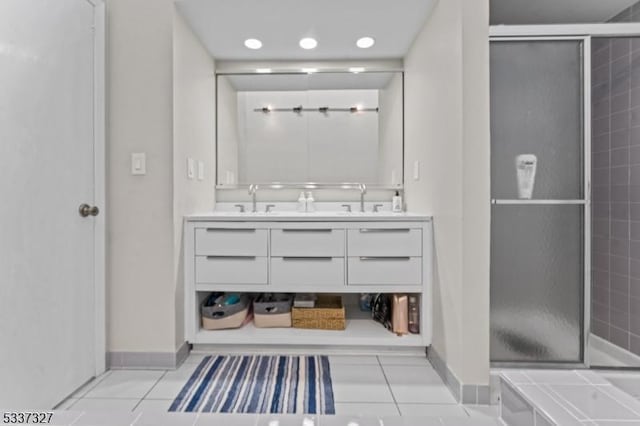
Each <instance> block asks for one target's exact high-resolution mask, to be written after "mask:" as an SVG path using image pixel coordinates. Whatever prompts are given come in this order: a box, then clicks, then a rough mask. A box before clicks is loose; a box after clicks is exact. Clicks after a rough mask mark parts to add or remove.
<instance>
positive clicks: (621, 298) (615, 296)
mask: <svg viewBox="0 0 640 426" xmlns="http://www.w3.org/2000/svg"><path fill="white" fill-rule="evenodd" d="M611 308H612V315H613V310H616V311H619V312H621V313H627V314H628V313H629V293H628V291H627V292H626V293H620V292H617V291H612V292H611Z"/></svg>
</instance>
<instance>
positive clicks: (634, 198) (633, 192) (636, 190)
mask: <svg viewBox="0 0 640 426" xmlns="http://www.w3.org/2000/svg"><path fill="white" fill-rule="evenodd" d="M629 201H630V202H632V203H639V202H640V185H629Z"/></svg>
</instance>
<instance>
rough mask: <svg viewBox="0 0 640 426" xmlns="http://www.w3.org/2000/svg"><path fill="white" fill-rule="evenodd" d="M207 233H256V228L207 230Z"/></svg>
mask: <svg viewBox="0 0 640 426" xmlns="http://www.w3.org/2000/svg"><path fill="white" fill-rule="evenodd" d="M207 232H256V229H255V228H207Z"/></svg>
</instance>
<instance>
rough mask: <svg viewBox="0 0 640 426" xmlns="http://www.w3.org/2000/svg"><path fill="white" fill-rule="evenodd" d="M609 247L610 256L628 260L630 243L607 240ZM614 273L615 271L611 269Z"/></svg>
mask: <svg viewBox="0 0 640 426" xmlns="http://www.w3.org/2000/svg"><path fill="white" fill-rule="evenodd" d="M609 241H610V244H611V247H610V250H611V255H612V256H615V257H618V258H628V257H629V253H630V241H629V240H609ZM612 271H613V272H614V273H615V272H616V271H617V269H615V268H612Z"/></svg>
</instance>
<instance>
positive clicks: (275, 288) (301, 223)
mask: <svg viewBox="0 0 640 426" xmlns="http://www.w3.org/2000/svg"><path fill="white" fill-rule="evenodd" d="M431 225H432V224H431V219H430V218H429V217H425V216H418V215H409V214H402V215H386V216H385V215H379V214H378V215H370V217H364V216H362V215H337V214H333V215H332V214H309V215H304V214H291V215H289V216H288V215H286V214H278V215H250V214H245V215H239V214H235V215H234V214H227V215H224V214H214V215H204V216H191V217H187V218H186V219H185V227H184V229H185V234H184V271H185V283H184V289H185V297H184V299H185V336H186V339H187V341H188V342H189V343H193V344H234V345H242V344H253V345H271V344H293V345H325V346H326V345H346V346H374V347H375V346H416V347H424V346H428V345H429V344H430V343H431V327H432V317H431V315H432V309H431V306H432V276H431V274H432V227H431ZM211 291H237V292H249V293H261V292H287V293H296V292H299V293H333V294H336V293H341V294H344V295H345V296H346V297H345V298H344V300H345V301H351V302H352V304H351V305H350V304H348V302H347V304H346V306H345V307H346V312H347V327H346V330H344V331H327V330H303V329H294V328H280V329H277V328H276V329H258V328H255V327H254V326H253V324H247V325H245V326H244V327H242V328H240V329H235V330H215V331H207V330H203V329H201V327H200V315H199V306H200V303H202V301H203V300H204V298H205V297H206V296H207V294H208V293H209V292H211ZM361 293H407V294H412V295H417V296H418V297H419V300H420V308H421V309H420V311H421V312H420V313H421V318H420V334H416V335H412V334H409V335H405V336H396V335H395V334H393V333H391V332H389V331H388V330H386V329H384V327H382V325H380V324H378V323H376V322H374V321H373V320H372V319H371V318H370V313H366V312H361V311H360V310H359V308H358V306H357V305H356V304H355V301H357V297H358V295H359V294H361Z"/></svg>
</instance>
